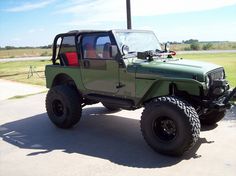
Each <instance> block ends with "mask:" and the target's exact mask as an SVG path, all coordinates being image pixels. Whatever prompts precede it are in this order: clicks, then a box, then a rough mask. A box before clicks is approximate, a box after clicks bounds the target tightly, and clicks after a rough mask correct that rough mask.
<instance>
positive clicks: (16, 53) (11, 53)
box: [0, 48, 52, 58]
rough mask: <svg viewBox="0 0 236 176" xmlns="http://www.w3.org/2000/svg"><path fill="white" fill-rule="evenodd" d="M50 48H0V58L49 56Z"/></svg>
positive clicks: (50, 53)
mask: <svg viewBox="0 0 236 176" xmlns="http://www.w3.org/2000/svg"><path fill="white" fill-rule="evenodd" d="M51 55H52V49H41V48H33V49H10V50H0V58H15V57H31V56H51Z"/></svg>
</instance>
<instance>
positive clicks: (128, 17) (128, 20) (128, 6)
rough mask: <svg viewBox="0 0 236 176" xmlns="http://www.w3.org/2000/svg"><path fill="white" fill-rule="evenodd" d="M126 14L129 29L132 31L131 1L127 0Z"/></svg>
mask: <svg viewBox="0 0 236 176" xmlns="http://www.w3.org/2000/svg"><path fill="white" fill-rule="evenodd" d="M126 13H127V29H132V26H131V8H130V0H126Z"/></svg>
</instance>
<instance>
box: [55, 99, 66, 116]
mask: <svg viewBox="0 0 236 176" xmlns="http://www.w3.org/2000/svg"><path fill="white" fill-rule="evenodd" d="M52 110H53V113H54V114H55V115H56V116H58V117H61V116H62V115H63V114H64V106H63V104H62V102H61V101H60V100H54V101H53V102H52Z"/></svg>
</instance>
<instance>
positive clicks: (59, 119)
mask: <svg viewBox="0 0 236 176" xmlns="http://www.w3.org/2000/svg"><path fill="white" fill-rule="evenodd" d="M46 110H47V113H48V116H49V118H50V120H51V121H52V122H53V123H54V124H55V125H56V126H57V127H59V128H71V127H73V126H74V125H75V124H76V123H77V122H78V121H79V120H80V118H81V111H82V108H81V98H80V95H79V93H78V92H77V91H76V89H75V88H73V87H71V86H67V85H60V86H55V87H52V88H51V89H50V90H49V92H48V94H47V97H46Z"/></svg>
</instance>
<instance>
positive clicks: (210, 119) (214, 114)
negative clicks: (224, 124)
mask: <svg viewBox="0 0 236 176" xmlns="http://www.w3.org/2000/svg"><path fill="white" fill-rule="evenodd" d="M225 113H226V110H224V111H217V110H212V111H210V112H207V113H206V114H204V115H201V116H200V122H201V124H202V125H209V126H210V125H215V124H216V123H217V122H219V121H220V120H221V119H223V118H224V116H225Z"/></svg>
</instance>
